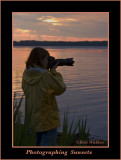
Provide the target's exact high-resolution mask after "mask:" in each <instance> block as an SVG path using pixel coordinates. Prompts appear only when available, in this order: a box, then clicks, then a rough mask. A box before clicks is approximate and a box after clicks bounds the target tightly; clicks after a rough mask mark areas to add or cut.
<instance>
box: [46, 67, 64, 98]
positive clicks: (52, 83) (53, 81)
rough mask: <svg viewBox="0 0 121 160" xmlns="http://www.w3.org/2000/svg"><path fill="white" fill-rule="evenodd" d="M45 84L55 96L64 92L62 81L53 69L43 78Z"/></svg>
mask: <svg viewBox="0 0 121 160" xmlns="http://www.w3.org/2000/svg"><path fill="white" fill-rule="evenodd" d="M45 80H46V83H47V84H48V86H49V88H50V89H51V90H53V92H54V94H55V95H57V96H58V95H61V94H62V93H63V92H65V90H66V85H65V83H64V81H63V77H62V75H61V74H60V73H59V72H57V71H56V70H55V69H52V70H51V71H48V72H47V74H46V76H45Z"/></svg>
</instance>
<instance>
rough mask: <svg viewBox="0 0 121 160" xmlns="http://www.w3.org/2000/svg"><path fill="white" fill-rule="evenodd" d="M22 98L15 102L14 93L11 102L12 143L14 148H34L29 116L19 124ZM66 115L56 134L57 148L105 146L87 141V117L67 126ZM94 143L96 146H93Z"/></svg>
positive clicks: (33, 134) (105, 143)
mask: <svg viewBox="0 0 121 160" xmlns="http://www.w3.org/2000/svg"><path fill="white" fill-rule="evenodd" d="M22 100H23V96H22V97H21V99H20V101H19V102H17V99H16V93H15V94H14V100H13V113H14V114H13V119H14V121H13V123H14V124H13V142H14V146H36V142H35V140H36V135H35V133H34V132H33V131H32V130H30V129H29V127H28V123H29V121H30V119H31V115H28V116H27V118H26V121H25V123H24V124H21V116H22V113H21V112H20V107H21V103H22ZM68 122H69V119H68V113H64V118H63V130H62V132H61V133H59V132H58V134H57V144H58V146H95V145H98V146H99V145H104V146H106V145H107V141H105V142H104V141H103V142H102V143H101V140H100V144H99V142H97V143H98V144H97V143H96V141H92V142H91V140H90V139H89V136H90V130H89V129H87V117H86V118H85V120H82V121H81V120H79V121H78V123H77V124H76V125H74V119H73V120H72V121H71V124H70V125H69V123H68ZM95 143H96V144H95Z"/></svg>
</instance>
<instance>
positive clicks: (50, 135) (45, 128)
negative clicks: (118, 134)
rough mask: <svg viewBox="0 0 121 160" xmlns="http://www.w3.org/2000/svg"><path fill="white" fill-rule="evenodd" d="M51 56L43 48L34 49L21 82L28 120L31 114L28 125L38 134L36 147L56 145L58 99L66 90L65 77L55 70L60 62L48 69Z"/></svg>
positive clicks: (58, 119) (58, 123)
mask: <svg viewBox="0 0 121 160" xmlns="http://www.w3.org/2000/svg"><path fill="white" fill-rule="evenodd" d="M49 56H50V55H49V53H48V51H47V50H45V49H43V48H40V47H36V48H34V49H32V51H31V53H30V55H29V57H28V60H27V62H26V69H25V71H24V73H23V79H22V89H23V91H24V94H25V121H26V119H27V116H30V115H31V116H30V117H31V119H30V121H29V124H28V125H29V128H32V129H33V131H35V132H36V142H37V146H39V145H42V146H53V145H56V137H57V128H58V127H59V126H60V118H59V113H58V106H57V103H56V99H55V96H58V95H60V94H62V93H63V92H64V91H65V90H66V86H65V84H64V82H63V78H62V75H61V74H60V73H58V72H57V71H56V67H57V65H58V63H57V64H56V65H55V66H54V67H53V68H52V69H51V70H48V69H47V68H48V58H49Z"/></svg>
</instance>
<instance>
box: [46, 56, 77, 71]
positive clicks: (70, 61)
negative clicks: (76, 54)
mask: <svg viewBox="0 0 121 160" xmlns="http://www.w3.org/2000/svg"><path fill="white" fill-rule="evenodd" d="M57 62H59V64H58V66H73V64H74V60H73V58H66V59H55V58H54V57H52V56H49V59H48V69H51V68H53V67H54V66H55V64H56V63H57Z"/></svg>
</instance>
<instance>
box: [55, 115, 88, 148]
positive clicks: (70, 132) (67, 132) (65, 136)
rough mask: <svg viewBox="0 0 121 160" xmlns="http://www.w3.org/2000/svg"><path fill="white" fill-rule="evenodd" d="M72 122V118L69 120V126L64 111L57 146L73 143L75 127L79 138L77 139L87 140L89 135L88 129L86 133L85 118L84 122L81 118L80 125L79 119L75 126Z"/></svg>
mask: <svg viewBox="0 0 121 160" xmlns="http://www.w3.org/2000/svg"><path fill="white" fill-rule="evenodd" d="M73 122H74V118H73V120H72V122H71V125H70V126H69V124H68V116H67V113H64V120H63V132H62V135H61V137H60V139H59V142H58V145H59V146H71V144H72V143H73V141H74V139H75V135H76V131H77V128H78V129H79V139H78V140H83V141H86V140H89V135H90V134H89V129H88V131H87V133H86V127H87V118H86V120H85V122H83V120H82V125H80V124H81V122H80V120H79V121H78V123H77V124H76V125H75V126H74V124H73ZM75 145H76V144H75Z"/></svg>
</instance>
